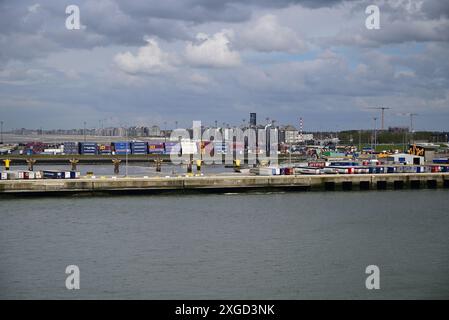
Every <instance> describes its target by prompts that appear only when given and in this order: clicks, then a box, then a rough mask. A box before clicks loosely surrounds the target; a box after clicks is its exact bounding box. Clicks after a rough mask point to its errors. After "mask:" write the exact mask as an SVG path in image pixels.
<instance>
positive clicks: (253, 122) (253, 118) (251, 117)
mask: <svg viewBox="0 0 449 320" xmlns="http://www.w3.org/2000/svg"><path fill="white" fill-rule="evenodd" d="M249 125H250V127H255V126H256V125H257V121H256V113H255V112H251V113H250V114H249Z"/></svg>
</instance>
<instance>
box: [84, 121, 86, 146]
mask: <svg viewBox="0 0 449 320" xmlns="http://www.w3.org/2000/svg"><path fill="white" fill-rule="evenodd" d="M84 142H86V121H84Z"/></svg>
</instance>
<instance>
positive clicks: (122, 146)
mask: <svg viewBox="0 0 449 320" xmlns="http://www.w3.org/2000/svg"><path fill="white" fill-rule="evenodd" d="M112 145H113V151H114V152H115V154H131V148H130V144H129V142H122V141H120V142H113V144H112Z"/></svg>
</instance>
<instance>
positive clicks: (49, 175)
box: [42, 170, 65, 179]
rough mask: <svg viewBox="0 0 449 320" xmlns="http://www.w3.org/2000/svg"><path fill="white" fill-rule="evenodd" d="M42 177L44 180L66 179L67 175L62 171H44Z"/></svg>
mask: <svg viewBox="0 0 449 320" xmlns="http://www.w3.org/2000/svg"><path fill="white" fill-rule="evenodd" d="M42 176H43V178H44V179H64V176H65V175H64V172H60V171H52V170H43V171H42Z"/></svg>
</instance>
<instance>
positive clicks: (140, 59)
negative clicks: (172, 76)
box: [114, 39, 174, 74]
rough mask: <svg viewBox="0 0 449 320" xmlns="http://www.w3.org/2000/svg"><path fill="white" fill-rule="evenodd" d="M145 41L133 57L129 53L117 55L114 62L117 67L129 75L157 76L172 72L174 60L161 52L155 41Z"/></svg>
mask: <svg viewBox="0 0 449 320" xmlns="http://www.w3.org/2000/svg"><path fill="white" fill-rule="evenodd" d="M146 41H147V45H146V46H144V47H141V48H139V50H138V52H137V55H133V54H132V53H131V52H129V51H127V52H125V53H119V54H117V55H116V56H115V57H114V61H115V63H116V64H117V65H118V67H119V68H120V69H121V70H123V71H125V72H127V73H131V74H136V73H148V74H159V73H162V72H167V71H171V70H173V69H174V67H173V65H172V63H173V60H174V58H173V57H172V56H170V54H168V53H165V52H163V51H162V50H161V49H160V48H159V45H158V43H157V42H156V40H154V39H147V40H146Z"/></svg>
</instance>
